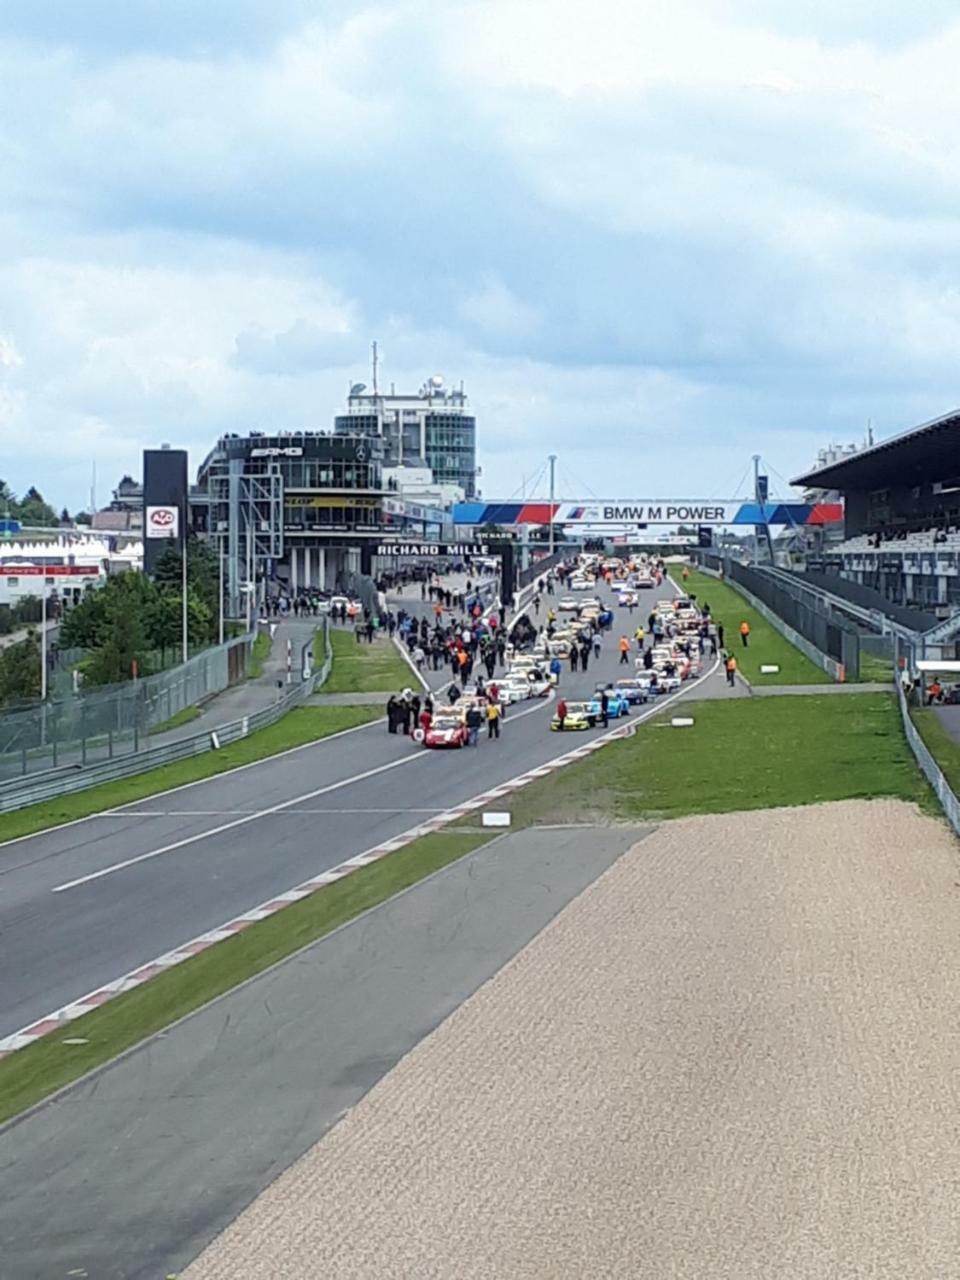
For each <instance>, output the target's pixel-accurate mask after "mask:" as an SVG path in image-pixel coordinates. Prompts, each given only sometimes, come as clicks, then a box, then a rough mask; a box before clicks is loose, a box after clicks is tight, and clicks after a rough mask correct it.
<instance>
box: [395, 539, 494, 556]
mask: <svg viewBox="0 0 960 1280" xmlns="http://www.w3.org/2000/svg"><path fill="white" fill-rule="evenodd" d="M489 554H490V548H489V546H488V545H487V544H486V543H485V542H381V543H379V544H378V546H377V555H378V556H488V555H489Z"/></svg>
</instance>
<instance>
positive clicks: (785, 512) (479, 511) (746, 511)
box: [453, 498, 843, 533]
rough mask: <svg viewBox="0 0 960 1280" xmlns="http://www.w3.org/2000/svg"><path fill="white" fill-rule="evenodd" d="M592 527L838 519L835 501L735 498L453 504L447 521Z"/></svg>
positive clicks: (839, 512) (828, 521)
mask: <svg viewBox="0 0 960 1280" xmlns="http://www.w3.org/2000/svg"><path fill="white" fill-rule="evenodd" d="M551 511H552V515H553V523H554V524H555V525H558V524H559V525H570V526H573V527H575V528H576V527H587V528H594V529H608V530H609V529H611V528H614V529H616V530H617V532H618V533H622V532H623V531H624V529H625V527H628V526H632V527H634V528H636V527H637V526H642V525H652V524H672V525H678V524H692V525H697V526H698V527H699V526H701V525H702V526H704V527H707V526H716V525H758V524H768V525H805V524H831V523H834V522H836V521H840V520H842V519H843V506H842V504H841V503H815V504H811V503H807V502H778V501H777V500H776V499H771V500H770V501H769V502H767V503H765V504H764V505H762V506H761V505H760V504H758V503H756V502H742V501H740V500H739V499H729V500H727V499H716V498H706V499H703V498H637V499H635V500H629V499H621V498H612V499H609V500H607V499H600V498H592V499H590V501H588V502H555V503H553V505H552V507H551V504H550V503H549V502H458V503H456V504H455V505H454V508H453V522H454V524H459V525H485V524H487V525H488V524H498V525H516V524H540V525H543V524H549V523H550V519H551Z"/></svg>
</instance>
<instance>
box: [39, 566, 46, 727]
mask: <svg viewBox="0 0 960 1280" xmlns="http://www.w3.org/2000/svg"><path fill="white" fill-rule="evenodd" d="M40 596H41V601H40V701H41V702H43V703H46V701H47V576H46V574H44V576H43V590H42V591H41V593H40Z"/></svg>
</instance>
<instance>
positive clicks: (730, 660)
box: [727, 653, 737, 689]
mask: <svg viewBox="0 0 960 1280" xmlns="http://www.w3.org/2000/svg"><path fill="white" fill-rule="evenodd" d="M736 683H737V660H736V658H735V657H734V656H733V654H732V653H731V654H729V655H728V657H727V684H728V685H729V686H730V688H731V689H732V688H733V687H734V685H735V684H736Z"/></svg>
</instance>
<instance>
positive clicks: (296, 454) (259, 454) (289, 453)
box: [250, 445, 303, 458]
mask: <svg viewBox="0 0 960 1280" xmlns="http://www.w3.org/2000/svg"><path fill="white" fill-rule="evenodd" d="M250 457H251V458H302V457H303V450H302V449H301V448H300V447H299V446H297V445H289V446H287V447H286V448H282V449H281V448H276V447H270V448H260V449H251V450H250Z"/></svg>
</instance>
